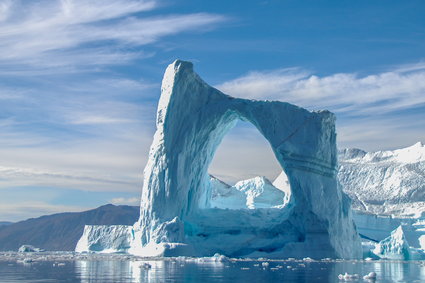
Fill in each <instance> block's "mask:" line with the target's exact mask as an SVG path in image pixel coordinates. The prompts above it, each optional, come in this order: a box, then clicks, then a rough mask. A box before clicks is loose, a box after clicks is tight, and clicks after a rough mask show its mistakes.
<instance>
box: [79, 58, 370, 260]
mask: <svg viewBox="0 0 425 283" xmlns="http://www.w3.org/2000/svg"><path fill="white" fill-rule="evenodd" d="M239 119H240V120H244V121H248V122H250V123H252V124H253V125H254V126H255V127H256V128H257V129H258V131H259V132H260V133H261V134H262V135H263V136H264V137H265V138H266V140H267V141H268V142H269V144H270V146H271V147H272V149H273V152H274V153H275V156H276V159H277V160H278V162H279V163H280V165H281V166H282V170H283V171H284V172H285V173H286V176H287V178H285V176H282V177H281V178H280V179H279V178H278V180H276V181H275V182H274V183H273V184H272V183H271V182H270V181H268V180H267V179H265V178H262V177H257V178H254V179H250V180H245V181H242V182H239V183H237V184H236V185H235V186H228V185H226V184H225V183H222V182H221V181H220V180H217V179H215V178H212V177H210V176H209V174H208V172H207V169H208V166H209V164H210V162H211V160H212V158H213V156H214V153H215V151H216V149H217V147H218V146H219V144H220V142H221V141H222V139H223V137H224V136H225V135H226V133H227V132H228V131H229V130H230V129H231V128H232V127H233V126H234V125H235V123H236V122H237V121H238V120H239ZM156 126H157V130H156V133H155V135H154V140H153V143H152V146H151V149H150V153H149V160H148V163H147V165H146V167H145V171H144V183H143V189H142V198H141V208H140V219H139V221H138V222H137V223H135V225H134V226H132V227H129V226H126V227H122V228H108V227H100V228H94V227H93V228H92V227H86V229H85V231H84V235H83V237H82V239H80V242H79V245H78V249H77V250H78V251H80V252H82V251H95V252H100V251H103V252H105V251H106V252H113V251H125V252H128V253H131V254H135V255H140V256H213V255H214V254H217V253H218V254H221V255H225V256H229V257H268V258H287V257H296V258H305V257H311V258H325V257H334V258H336V257H337V258H360V257H361V256H362V250H361V246H360V240H359V237H358V234H357V232H356V228H355V225H354V223H353V220H352V215H351V209H350V200H349V198H348V197H347V196H346V195H345V194H344V193H343V192H342V190H341V188H340V186H339V184H338V181H337V169H338V163H337V150H336V133H335V117H334V115H333V114H332V113H330V112H328V111H317V112H310V111H307V110H305V109H303V108H300V107H297V106H295V105H292V104H289V103H285V102H279V101H254V100H247V99H239V98H233V97H230V96H228V95H225V94H223V93H222V92H220V91H218V90H217V89H214V88H212V87H210V86H209V85H207V84H206V83H205V82H204V81H203V80H202V79H201V78H200V77H199V76H198V75H197V74H196V73H195V72H194V71H193V66H192V64H191V63H189V62H184V61H180V60H177V61H175V62H174V63H172V64H171V65H169V66H168V68H167V70H166V72H165V75H164V79H163V81H162V87H161V98H160V101H159V105H158V111H157V119H156ZM107 229H110V230H111V231H109V232H108V233H106V231H107Z"/></svg>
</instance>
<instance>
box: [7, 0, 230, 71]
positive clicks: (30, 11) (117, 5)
mask: <svg viewBox="0 0 425 283" xmlns="http://www.w3.org/2000/svg"><path fill="white" fill-rule="evenodd" d="M156 6H157V3H156V1H141V0H139V1H137V0H110V1H100V0H95V1H83V0H62V1H57V0H56V1H55V0H37V1H13V2H11V1H1V2H0V12H1V15H2V16H1V17H0V23H1V24H0V62H1V63H2V65H3V71H2V73H3V74H7V73H8V72H10V74H12V75H16V74H17V73H16V70H17V69H18V70H19V71H21V70H22V71H26V72H27V71H28V70H25V69H23V68H21V69H19V68H17V67H18V66H19V65H21V67H22V66H31V67H33V68H35V67H37V68H38V69H40V70H43V69H45V68H52V67H61V68H62V69H63V68H65V69H68V70H69V71H72V66H79V67H82V66H84V67H88V66H90V65H103V64H124V63H127V62H128V61H130V60H134V59H135V58H143V57H146V56H151V55H152V54H149V53H145V52H143V51H141V50H136V51H135V50H134V47H140V46H143V45H147V44H151V43H154V42H156V41H158V40H159V39H160V38H162V37H164V36H167V35H173V34H177V33H181V32H185V31H194V30H208V29H211V28H212V27H214V26H215V25H216V24H218V23H220V22H223V21H224V20H225V18H224V17H223V16H220V15H215V14H207V13H196V14H181V15H165V16H164V15H162V16H155V17H146V16H144V14H143V12H146V11H151V10H153V9H155V8H156Z"/></svg>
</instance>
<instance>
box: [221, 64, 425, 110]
mask: <svg viewBox="0 0 425 283" xmlns="http://www.w3.org/2000/svg"><path fill="white" fill-rule="evenodd" d="M217 87H218V88H219V89H220V90H222V91H224V92H226V93H229V94H231V95H234V96H238V97H244V98H252V99H273V100H282V101H288V102H290V103H294V104H297V105H302V106H304V107H307V108H309V109H312V110H316V109H329V110H332V111H335V112H336V113H345V114H350V115H369V114H372V113H380V114H383V113H387V112H392V111H397V110H403V109H408V108H411V107H418V106H423V105H425V64H415V65H412V66H411V67H409V66H403V67H402V68H395V69H394V70H391V71H387V72H382V73H378V74H371V75H367V76H359V75H357V74H353V73H338V74H333V75H329V76H323V77H319V76H316V75H312V74H311V72H307V71H303V70H300V69H280V70H273V71H265V72H251V73H249V74H247V75H244V76H241V77H239V78H236V79H233V80H230V81H227V82H224V83H222V84H220V85H218V86H217Z"/></svg>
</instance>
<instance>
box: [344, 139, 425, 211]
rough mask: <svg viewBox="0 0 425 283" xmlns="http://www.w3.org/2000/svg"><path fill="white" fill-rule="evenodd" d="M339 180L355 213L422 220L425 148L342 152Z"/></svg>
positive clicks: (424, 186) (424, 207) (347, 150)
mask: <svg viewBox="0 0 425 283" xmlns="http://www.w3.org/2000/svg"><path fill="white" fill-rule="evenodd" d="M339 164H340V166H339V173H338V179H339V181H340V183H341V185H342V188H343V190H344V191H345V192H346V193H347V194H348V195H349V196H350V198H351V199H352V200H353V208H354V209H356V210H360V211H364V212H369V213H374V214H389V215H395V216H405V217H406V216H414V217H419V216H420V215H422V214H423V213H424V212H425V146H424V144H423V143H422V142H418V143H416V144H414V145H412V146H410V147H406V148H402V149H397V150H392V151H377V152H365V151H363V150H360V149H344V150H340V151H339Z"/></svg>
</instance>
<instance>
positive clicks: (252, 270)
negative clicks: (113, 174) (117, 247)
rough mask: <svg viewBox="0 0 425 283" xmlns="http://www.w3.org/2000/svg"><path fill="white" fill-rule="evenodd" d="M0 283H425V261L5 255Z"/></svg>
mask: <svg viewBox="0 0 425 283" xmlns="http://www.w3.org/2000/svg"><path fill="white" fill-rule="evenodd" d="M371 272H374V273H376V278H370V279H363V276H365V275H367V274H369V273H371ZM345 274H347V276H345V277H344V275H345ZM341 276H342V277H341ZM0 282H2V283H3V282H4V283H6V282H8V283H15V282H21V283H26V282H46V283H48V282H102V283H103V282H104V283H108V282H114V283H117V282H193V283H195V282H199V283H207V282H231V283H236V282H243V283H250V282H313V283H315V282H318V283H320V282H376V283H377V282H398V283H400V282H406V283H416V282H425V262H424V261H390V260H334V259H319V260H316V259H310V258H306V259H302V260H297V259H282V260H270V259H265V258H260V259H232V258H226V257H220V258H219V259H218V258H217V257H213V258H189V257H177V258H155V259H152V258H149V259H146V258H145V259H144V258H139V257H133V256H128V255H123V254H103V255H102V254H101V255H99V254H74V253H70V252H63V253H61V252H55V253H14V252H10V253H7V252H2V253H0Z"/></svg>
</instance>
